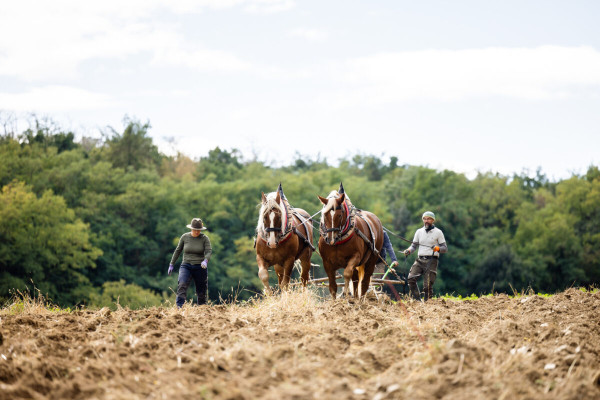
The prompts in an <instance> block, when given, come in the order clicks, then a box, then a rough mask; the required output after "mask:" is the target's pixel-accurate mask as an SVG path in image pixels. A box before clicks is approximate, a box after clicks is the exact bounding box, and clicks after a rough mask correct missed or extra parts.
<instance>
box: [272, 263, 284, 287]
mask: <svg viewBox="0 0 600 400" xmlns="http://www.w3.org/2000/svg"><path fill="white" fill-rule="evenodd" d="M273 268H274V269H275V273H276V274H277V284H278V285H279V287H280V288H281V282H282V281H283V275H284V273H283V267H282V266H281V265H280V264H275V265H273Z"/></svg>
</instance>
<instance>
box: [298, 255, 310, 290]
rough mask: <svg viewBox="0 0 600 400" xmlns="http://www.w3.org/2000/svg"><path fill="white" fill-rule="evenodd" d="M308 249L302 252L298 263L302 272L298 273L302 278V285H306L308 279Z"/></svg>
mask: <svg viewBox="0 0 600 400" xmlns="http://www.w3.org/2000/svg"><path fill="white" fill-rule="evenodd" d="M310 256H311V252H310V251H305V252H304V253H302V256H301V257H300V265H302V272H301V274H300V279H301V280H302V286H304V287H306V284H307V282H308V280H309V279H310V275H309V272H310Z"/></svg>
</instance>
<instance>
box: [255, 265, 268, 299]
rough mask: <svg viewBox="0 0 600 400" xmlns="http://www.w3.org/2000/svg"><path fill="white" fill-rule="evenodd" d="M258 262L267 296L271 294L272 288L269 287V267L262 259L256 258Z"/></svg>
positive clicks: (259, 273) (260, 276) (259, 275)
mask: <svg viewBox="0 0 600 400" xmlns="http://www.w3.org/2000/svg"><path fill="white" fill-rule="evenodd" d="M256 262H257V263H258V277H259V278H260V280H261V281H262V283H263V286H264V287H265V294H266V295H270V294H271V287H270V286H269V265H268V264H267V263H266V262H265V260H264V259H263V258H262V257H259V256H256Z"/></svg>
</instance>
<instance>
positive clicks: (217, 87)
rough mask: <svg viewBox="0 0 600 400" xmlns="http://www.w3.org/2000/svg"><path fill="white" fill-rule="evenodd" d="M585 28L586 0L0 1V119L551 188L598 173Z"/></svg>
mask: <svg viewBox="0 0 600 400" xmlns="http://www.w3.org/2000/svg"><path fill="white" fill-rule="evenodd" d="M598 20H600V2H598V1H595V0H590V1H577V0H570V1H552V0H540V1H530V0H518V1H512V0H503V1H479V0H477V1H462V0H456V1H451V2H450V1H434V0H431V1H414V0H412V1H403V0H394V1H377V0H372V1H353V0H345V1H336V0H332V1H328V0H319V1H301V0H200V1H193V0H169V1H163V0H132V1H127V0H103V1H80V0H74V1H72V0H54V1H43V0H38V1H30V0H20V1H11V2H9V1H3V2H1V3H0V116H5V117H6V116H7V115H13V116H17V119H18V120H19V121H25V120H26V119H27V118H26V116H28V115H31V113H34V114H35V115H37V116H38V117H47V118H51V119H52V120H54V121H56V122H57V123H59V125H61V126H62V127H64V128H65V129H71V130H73V131H75V133H76V134H77V135H78V136H80V137H81V136H92V137H99V136H100V133H101V132H102V131H106V128H107V127H112V128H114V129H115V130H117V131H120V130H122V129H123V120H124V118H125V117H126V116H127V117H129V118H133V119H137V120H139V121H141V122H147V121H149V122H150V125H151V126H152V128H151V129H150V131H149V134H150V136H152V138H153V139H154V142H155V144H157V145H158V146H159V148H160V150H161V151H162V152H163V153H165V154H169V155H174V154H177V152H180V153H183V154H185V155H187V156H189V157H191V158H193V159H198V158H200V157H204V156H206V155H207V154H208V152H209V150H211V149H214V148H215V147H217V146H218V147H220V148H221V149H225V150H232V149H238V150H239V151H240V152H241V153H242V155H243V157H244V158H245V159H247V160H250V159H259V160H261V161H264V162H266V163H268V164H269V165H273V166H281V165H289V164H291V163H293V161H294V160H295V159H296V158H307V159H311V160H315V159H317V158H318V159H326V160H327V161H328V162H329V163H330V164H331V165H335V164H336V163H337V162H338V161H339V159H342V158H345V159H349V158H351V157H352V156H354V155H356V154H361V155H374V156H377V157H380V158H381V159H382V160H384V161H385V162H387V160H389V158H390V157H392V156H395V157H397V158H398V163H399V164H410V165H423V166H428V167H430V168H435V169H438V170H443V169H449V170H453V171H456V172H460V173H465V174H467V176H469V177H473V176H475V174H476V173H477V172H494V173H496V172H497V173H500V174H504V175H510V174H513V173H523V172H525V173H529V174H531V175H534V174H535V171H536V170H537V169H538V168H541V170H542V172H543V173H545V174H546V175H547V176H548V178H550V179H555V180H558V179H564V178H567V177H569V176H571V175H572V174H582V173H585V171H586V170H587V168H588V167H589V166H590V165H596V166H598V165H600V151H599V147H600V146H599V145H600V24H598ZM19 124H21V125H23V124H25V122H19ZM19 128H22V129H26V128H27V126H24V125H23V126H19Z"/></svg>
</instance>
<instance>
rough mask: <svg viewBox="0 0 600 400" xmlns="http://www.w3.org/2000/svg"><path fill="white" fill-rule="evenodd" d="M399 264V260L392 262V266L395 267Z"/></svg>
mask: <svg viewBox="0 0 600 400" xmlns="http://www.w3.org/2000/svg"><path fill="white" fill-rule="evenodd" d="M397 266H398V261H392V263H391V264H390V268H395V267H397Z"/></svg>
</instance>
